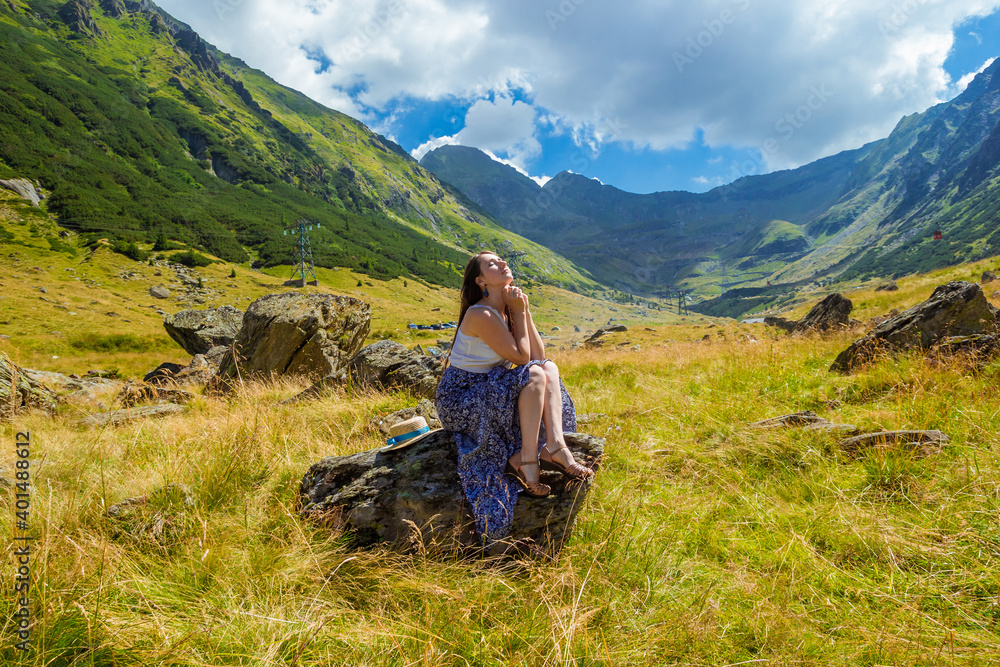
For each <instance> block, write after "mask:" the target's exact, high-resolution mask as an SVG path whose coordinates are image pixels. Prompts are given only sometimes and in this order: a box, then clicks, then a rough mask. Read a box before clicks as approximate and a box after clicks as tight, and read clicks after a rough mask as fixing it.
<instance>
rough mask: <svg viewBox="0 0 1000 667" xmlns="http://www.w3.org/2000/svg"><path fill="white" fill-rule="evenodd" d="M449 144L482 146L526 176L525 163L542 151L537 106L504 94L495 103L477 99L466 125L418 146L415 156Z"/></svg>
mask: <svg viewBox="0 0 1000 667" xmlns="http://www.w3.org/2000/svg"><path fill="white" fill-rule="evenodd" d="M449 144H460V145H463V146H473V147H476V148H479V149H481V150H482V151H484V152H486V153H487V154H489V155H490V157H492V158H493V159H494V160H497V161H499V162H503V163H504V164H508V165H510V166H512V167H514V168H515V169H517V170H518V171H520V172H521V173H523V174H524V175H525V176H528V171H527V168H526V164H527V163H528V162H530V161H531V159H532V158H535V157H537V156H538V155H539V154H540V153H541V150H542V145H541V143H539V141H538V139H537V138H536V137H535V109H534V108H533V107H532V106H531V105H530V104H527V103H525V102H522V101H520V100H512V99H509V98H504V97H498V98H497V99H496V100H494V101H492V102H491V101H489V100H479V101H477V102H476V103H474V104H473V105H472V106H471V107H470V108H469V110H468V112H467V113H466V114H465V127H464V128H463V129H462V130H461V131H460V132H458V133H457V134H454V135H451V136H447V137H438V138H434V139H431V140H429V141H427V142H425V143H423V144H421V145H420V146H418V147H417V148H415V149H414V150H413V151H412V155H413V157H415V158H416V159H418V160H419V159H420V158H422V157H423V156H424V155H425V154H426V153H428V152H429V151H432V150H434V149H435V148H439V147H441V146H445V145H449Z"/></svg>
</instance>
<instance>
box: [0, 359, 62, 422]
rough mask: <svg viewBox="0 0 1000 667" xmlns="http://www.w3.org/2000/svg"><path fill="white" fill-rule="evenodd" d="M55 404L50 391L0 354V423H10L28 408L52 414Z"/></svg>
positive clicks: (56, 401)
mask: <svg viewBox="0 0 1000 667" xmlns="http://www.w3.org/2000/svg"><path fill="white" fill-rule="evenodd" d="M57 403H58V399H57V398H56V395H55V393H54V392H52V390H50V389H48V388H47V387H45V386H44V385H42V384H41V383H39V382H38V380H35V379H34V378H32V377H29V376H28V375H27V374H26V373H25V372H24V371H23V370H22V369H21V368H20V367H19V366H18V365H17V364H15V363H14V362H13V361H11V360H10V359H8V358H7V357H6V355H3V354H0V422H3V421H10V420H11V419H13V418H14V415H16V414H17V413H19V412H22V411H23V410H27V409H30V408H35V409H39V410H43V411H45V412H52V411H53V410H55V408H56V404H57Z"/></svg>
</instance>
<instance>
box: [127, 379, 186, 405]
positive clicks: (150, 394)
mask: <svg viewBox="0 0 1000 667" xmlns="http://www.w3.org/2000/svg"><path fill="white" fill-rule="evenodd" d="M193 398H194V394H191V393H189V392H186V391H184V390H182V389H177V388H176V387H158V386H156V385H152V384H136V383H134V382H127V383H126V384H125V386H124V387H122V389H121V391H120V392H118V402H119V403H121V404H122V406H123V407H126V408H131V407H133V406H136V405H139V404H140V403H175V404H181V403H189V402H191V399H193Z"/></svg>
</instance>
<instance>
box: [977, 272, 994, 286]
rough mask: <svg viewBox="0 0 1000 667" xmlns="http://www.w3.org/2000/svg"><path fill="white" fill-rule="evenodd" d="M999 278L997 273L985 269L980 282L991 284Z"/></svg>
mask: <svg viewBox="0 0 1000 667" xmlns="http://www.w3.org/2000/svg"><path fill="white" fill-rule="evenodd" d="M996 279H997V274H995V273H993V272H992V271H983V277H982V278H981V279H980V281H979V282H980V284H982V285H989V284H990V283H991V282H993V281H994V280H996Z"/></svg>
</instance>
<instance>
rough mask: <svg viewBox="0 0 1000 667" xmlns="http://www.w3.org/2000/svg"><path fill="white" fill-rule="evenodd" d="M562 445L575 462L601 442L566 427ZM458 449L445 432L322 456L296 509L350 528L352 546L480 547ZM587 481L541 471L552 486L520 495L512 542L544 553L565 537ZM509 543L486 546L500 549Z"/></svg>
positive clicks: (592, 455) (592, 456)
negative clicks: (400, 444) (390, 446)
mask: <svg viewBox="0 0 1000 667" xmlns="http://www.w3.org/2000/svg"><path fill="white" fill-rule="evenodd" d="M566 443H567V444H568V445H569V447H570V449H571V450H572V451H573V454H574V456H576V458H577V460H579V461H581V462H584V463H586V462H595V461H598V460H599V459H600V457H601V456H602V455H603V453H604V440H602V439H600V438H595V437H593V436H589V435H584V434H580V433H567V434H566ZM457 466H458V452H457V450H456V445H455V440H454V438H453V437H452V435H451V434H450V433H449V432H447V431H438V432H436V433H434V434H432V435H430V436H428V437H427V438H425V439H424V440H422V441H420V442H419V443H417V444H415V445H413V446H411V447H406V448H403V449H400V450H397V451H394V452H385V453H382V452H379V451H378V450H370V451H366V452H361V453H358V454H353V455H350V456H336V457H329V458H325V459H323V460H322V461H320V462H318V463H316V464H314V465H313V466H312V467H311V468H309V471H308V472H307V473H306V474H305V476H304V477H303V479H302V484H301V487H300V493H301V503H302V509H301V512H302V514H303V515H304V516H306V517H308V518H311V519H314V520H317V521H322V522H323V523H325V524H327V525H331V526H333V527H334V528H341V529H344V530H346V531H348V532H349V533H350V534H351V537H352V540H353V542H354V544H355V545H356V546H369V545H373V544H376V543H387V544H389V545H391V546H392V547H394V548H396V549H399V550H403V551H419V552H422V553H423V552H433V553H448V552H454V551H463V550H466V549H475V548H477V547H479V546H480V542H479V539H478V538H477V537H476V535H475V532H474V530H473V523H472V517H471V515H470V514H469V513H468V512H467V510H466V507H465V497H464V494H463V493H462V487H461V485H460V483H459V478H458V468H457ZM592 479H593V478H590V480H587V481H585V482H582V483H568V482H567V481H566V479H565V477H563V476H562V475H560V474H557V473H549V472H544V473H543V474H542V481H543V482H545V483H546V484H549V485H550V486H552V487H553V491H552V493H551V494H550V495H549V496H547V497H545V498H531V497H529V496H527V495H525V494H521V495H520V496H519V497H518V500H517V505H516V507H515V510H514V528H513V532H512V534H511V535H510V537H509V540H510V542H511V543H514V544H516V543H519V542H520V541H523V540H530V541H531V542H532V543H533V544H534V545H535V547H536V548H537V549H540V550H541V551H543V552H545V553H546V554H548V555H555V554H557V553H558V552H559V550H560V549H561V548H562V546H563V545H564V544H565V542H566V540H567V539H568V538H569V536H570V534H571V532H572V530H573V524H574V521H575V519H576V516H577V513H578V512H579V511H580V508H581V506H582V505H583V502H584V500H585V499H586V496H587V492H588V491H589V489H590V485H591V483H592ZM509 547H510V544H507V543H505V544H495V545H491V547H490V553H492V554H499V553H502V552H503V551H504V550H505V549H508V548H509Z"/></svg>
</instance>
